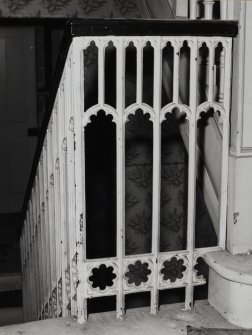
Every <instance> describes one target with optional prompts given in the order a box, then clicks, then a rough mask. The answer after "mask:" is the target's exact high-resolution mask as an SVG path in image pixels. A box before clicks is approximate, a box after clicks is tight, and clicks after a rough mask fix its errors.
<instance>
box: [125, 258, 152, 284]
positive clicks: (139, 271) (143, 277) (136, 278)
mask: <svg viewBox="0 0 252 335" xmlns="http://www.w3.org/2000/svg"><path fill="white" fill-rule="evenodd" d="M148 267H149V264H148V263H146V262H145V263H142V262H141V261H136V262H135V264H129V265H128V272H126V273H125V277H127V278H128V284H135V285H136V286H140V285H141V284H142V283H146V282H147V281H148V276H149V275H150V274H151V270H150V269H148Z"/></svg>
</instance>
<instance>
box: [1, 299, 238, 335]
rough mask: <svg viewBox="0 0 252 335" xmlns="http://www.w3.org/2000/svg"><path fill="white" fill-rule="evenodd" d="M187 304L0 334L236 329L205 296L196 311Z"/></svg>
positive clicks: (129, 334) (178, 333) (177, 333)
mask: <svg viewBox="0 0 252 335" xmlns="http://www.w3.org/2000/svg"><path fill="white" fill-rule="evenodd" d="M183 308H184V304H181V303H180V304H171V305H163V306H161V308H160V311H159V312H158V313H157V315H151V314H150V309H149V308H138V309H130V310H127V313H126V316H125V318H124V320H117V319H116V316H115V312H106V313H96V314H91V315H90V316H89V318H88V322H87V323H86V324H85V325H80V324H77V322H76V320H75V319H74V318H71V317H68V318H58V319H51V320H43V321H36V322H29V323H24V324H20V325H14V326H8V327H3V328H0V334H1V335H14V334H15V335H17V334H20V335H21V334H24V335H55V334H60V335H81V334H85V335H100V334H102V335H117V334H120V335H133V334H134V335H156V334H157V335H167V334H169V335H185V334H186V329H187V326H192V327H205V328H216V327H218V328H224V329H225V328H226V329H237V327H235V326H233V325H231V324H230V323H228V322H227V321H226V320H225V319H224V318H223V317H222V316H221V315H220V314H218V313H217V312H216V311H215V310H214V309H213V308H212V307H211V306H210V305H209V304H208V302H207V301H205V300H201V301H197V302H196V304H195V308H194V309H193V311H185V310H183Z"/></svg>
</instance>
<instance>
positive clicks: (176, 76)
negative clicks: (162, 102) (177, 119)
mask: <svg viewBox="0 0 252 335" xmlns="http://www.w3.org/2000/svg"><path fill="white" fill-rule="evenodd" d="M172 46H173V48H174V51H173V52H174V53H173V55H174V57H173V59H174V64H173V102H174V103H176V104H177V103H178V101H179V62H180V48H181V41H179V40H175V41H173V43H172Z"/></svg>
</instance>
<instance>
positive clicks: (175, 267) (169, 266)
mask: <svg viewBox="0 0 252 335" xmlns="http://www.w3.org/2000/svg"><path fill="white" fill-rule="evenodd" d="M163 266H164V267H163V268H162V270H161V273H162V275H163V279H164V280H170V281H171V283H174V282H175V281H176V280H177V279H181V278H183V276H184V274H183V272H184V271H185V270H186V266H185V265H184V260H183V259H177V258H176V257H172V258H171V259H170V260H169V261H168V260H167V261H164V263H163Z"/></svg>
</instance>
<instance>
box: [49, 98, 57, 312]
mask: <svg viewBox="0 0 252 335" xmlns="http://www.w3.org/2000/svg"><path fill="white" fill-rule="evenodd" d="M55 105H56V102H55V103H54V109H53V111H52V116H51V118H52V129H51V164H50V168H51V175H50V185H51V208H52V241H53V248H52V254H53V286H52V290H53V292H52V293H53V295H52V307H53V316H54V317H57V310H58V308H57V299H56V297H57V282H58V281H57V259H56V247H57V242H56V239H57V235H56V210H55V207H56V204H55V202H56V201H55V196H56V187H55V160H56V157H57V153H56V147H55V143H56V116H55V115H56V112H55V110H56V106H55Z"/></svg>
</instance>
